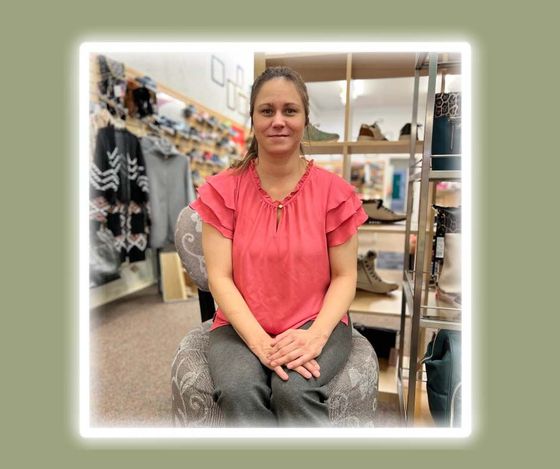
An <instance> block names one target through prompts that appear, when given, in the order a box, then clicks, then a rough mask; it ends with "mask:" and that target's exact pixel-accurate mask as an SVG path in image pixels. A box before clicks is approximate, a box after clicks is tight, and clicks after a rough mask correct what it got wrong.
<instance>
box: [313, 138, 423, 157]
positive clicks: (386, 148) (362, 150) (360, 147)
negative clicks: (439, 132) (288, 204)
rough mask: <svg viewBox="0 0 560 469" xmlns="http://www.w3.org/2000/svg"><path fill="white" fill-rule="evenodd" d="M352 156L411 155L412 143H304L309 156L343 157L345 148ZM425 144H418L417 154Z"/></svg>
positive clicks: (382, 141)
mask: <svg viewBox="0 0 560 469" xmlns="http://www.w3.org/2000/svg"><path fill="white" fill-rule="evenodd" d="M345 146H346V147H347V148H348V153H350V154H357V155H359V154H407V155H408V154H409V153H410V142H407V141H390V140H377V141H374V140H372V141H360V142H311V143H304V144H303V149H304V151H305V153H306V154H309V155H342V154H344V147H345ZM423 148H424V142H421V141H419V142H416V153H422V151H423Z"/></svg>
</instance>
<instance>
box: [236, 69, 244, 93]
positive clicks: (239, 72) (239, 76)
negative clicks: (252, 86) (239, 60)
mask: <svg viewBox="0 0 560 469" xmlns="http://www.w3.org/2000/svg"><path fill="white" fill-rule="evenodd" d="M235 83H236V85H237V86H239V88H243V84H244V83H245V72H244V71H243V67H241V65H238V66H237V69H236V72H235Z"/></svg>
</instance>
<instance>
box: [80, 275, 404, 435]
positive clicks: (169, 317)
mask: <svg viewBox="0 0 560 469" xmlns="http://www.w3.org/2000/svg"><path fill="white" fill-rule="evenodd" d="M198 324H200V310H199V306H198V299H197V298H196V297H195V298H193V299H190V300H187V301H183V302H176V303H164V302H163V301H162V300H161V296H160V295H159V293H158V291H157V287H156V286H155V285H153V286H150V287H148V288H146V289H144V290H141V291H139V292H137V293H134V294H132V295H129V296H127V297H125V298H121V299H119V300H117V301H114V302H111V303H109V304H106V305H103V306H99V307H97V308H94V309H92V310H91V326H90V344H91V348H90V353H91V360H90V365H91V366H90V369H91V380H90V383H91V394H90V395H91V425H92V426H95V427H115V426H118V427H131V426H134V427H146V426H149V427H154V426H155V427H160V426H164V427H168V426H171V425H172V422H171V419H170V410H171V397H170V396H171V387H170V368H171V362H172V360H173V357H174V355H175V352H176V349H177V346H178V344H179V342H180V341H181V339H182V338H183V337H184V335H185V334H186V333H187V332H188V331H189V330H190V329H192V328H193V327H195V326H196V325H198ZM380 368H381V370H380V371H381V373H380V375H381V377H380V382H381V381H383V380H384V381H387V380H391V379H394V378H393V376H394V371H393V369H394V367H390V366H388V365H387V363H386V361H384V360H380ZM394 388H395V389H396V385H395V386H394ZM376 425H377V426H378V427H387V426H390V427H395V426H402V421H401V420H400V413H399V407H398V397H397V395H396V394H392V393H386V392H382V393H380V396H379V399H378V409H377V419H376Z"/></svg>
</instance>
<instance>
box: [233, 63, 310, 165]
mask: <svg viewBox="0 0 560 469" xmlns="http://www.w3.org/2000/svg"><path fill="white" fill-rule="evenodd" d="M275 78H284V79H285V80H289V81H291V82H292V83H293V84H294V85H295V87H296V90H297V92H298V94H299V96H300V98H301V101H302V103H303V108H304V111H305V125H306V126H307V125H308V124H309V95H308V94H307V87H306V86H305V82H304V81H303V79H302V78H301V76H300V74H299V73H298V72H296V71H295V70H293V69H291V68H290V67H270V68H267V69H266V70H265V71H264V72H263V73H261V74H260V75H259V76H258V77H257V78H256V79H255V81H254V83H253V86H252V87H251V99H250V101H249V114H250V116H251V128H253V112H254V111H255V100H256V98H257V95H258V94H259V92H260V90H261V88H262V86H263V85H264V84H265V83H266V82H267V81H269V80H273V79H275ZM299 147H300V151H301V152H302V154H303V146H302V145H301V144H300V146H299ZM257 156H258V146H257V139H256V138H255V137H254V136H253V137H252V138H251V142H250V144H249V148H248V149H247V153H245V156H244V157H243V159H241V160H237V161H234V162H233V163H232V164H231V166H230V168H234V169H236V170H238V171H244V170H245V169H247V168H248V167H249V164H250V163H251V160H254V159H255V158H256V157H257Z"/></svg>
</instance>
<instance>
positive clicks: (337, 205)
mask: <svg viewBox="0 0 560 469" xmlns="http://www.w3.org/2000/svg"><path fill="white" fill-rule="evenodd" d="M367 219H368V216H367V215H366V212H365V211H364V209H363V208H362V202H361V201H360V199H359V198H358V196H357V195H356V193H355V192H354V187H353V186H352V185H351V184H349V183H347V182H346V181H345V180H344V179H342V178H341V177H339V176H336V175H333V179H332V182H331V187H330V190H329V198H328V201H327V217H326V224H325V232H326V235H327V245H328V247H333V246H338V245H339V244H343V243H345V242H346V241H348V240H349V239H350V238H351V237H352V235H353V234H355V233H356V232H357V231H358V227H359V226H360V225H361V224H363V223H364V222H365V221H366V220H367Z"/></svg>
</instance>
